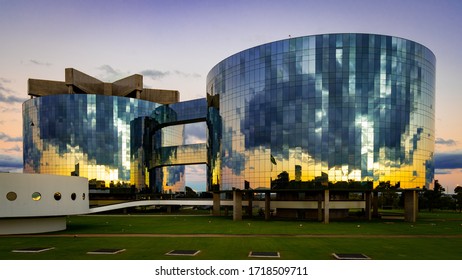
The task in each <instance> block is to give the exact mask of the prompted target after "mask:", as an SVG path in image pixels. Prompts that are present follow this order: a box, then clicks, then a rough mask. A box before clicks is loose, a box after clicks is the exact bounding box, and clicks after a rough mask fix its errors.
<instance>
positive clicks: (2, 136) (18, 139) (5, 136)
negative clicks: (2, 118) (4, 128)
mask: <svg viewBox="0 0 462 280" xmlns="http://www.w3.org/2000/svg"><path fill="white" fill-rule="evenodd" d="M0 140H3V141H5V142H21V141H22V137H12V136H10V135H8V134H5V133H3V132H1V131H0Z"/></svg>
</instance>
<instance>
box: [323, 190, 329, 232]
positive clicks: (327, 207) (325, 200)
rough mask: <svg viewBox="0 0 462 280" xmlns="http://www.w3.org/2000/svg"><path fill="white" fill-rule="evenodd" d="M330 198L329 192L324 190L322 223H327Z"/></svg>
mask: <svg viewBox="0 0 462 280" xmlns="http://www.w3.org/2000/svg"><path fill="white" fill-rule="evenodd" d="M329 207H330V197H329V190H324V223H325V224H328V223H329Z"/></svg>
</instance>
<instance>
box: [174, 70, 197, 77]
mask: <svg viewBox="0 0 462 280" xmlns="http://www.w3.org/2000/svg"><path fill="white" fill-rule="evenodd" d="M173 73H175V74H176V75H178V76H182V77H183V78H189V77H191V78H201V77H202V76H201V75H200V74H197V73H185V72H181V71H178V70H175V71H173Z"/></svg>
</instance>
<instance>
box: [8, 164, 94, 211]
mask: <svg viewBox="0 0 462 280" xmlns="http://www.w3.org/2000/svg"><path fill="white" fill-rule="evenodd" d="M34 194H35V196H34ZM38 194H40V199H38ZM59 194H60V197H61V198H60V199H59V200H57V198H58V197H59ZM55 195H56V198H55ZM33 196H34V197H35V199H36V200H34V199H33ZM73 198H74V199H73ZM88 211H89V199H88V180H87V179H86V178H82V177H70V176H58V175H45V174H23V173H0V218H14V217H28V218H30V217H48V216H66V215H76V214H84V213H88Z"/></svg>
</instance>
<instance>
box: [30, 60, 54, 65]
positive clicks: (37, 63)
mask: <svg viewBox="0 0 462 280" xmlns="http://www.w3.org/2000/svg"><path fill="white" fill-rule="evenodd" d="M29 61H30V62H31V63H32V64H35V65H38V66H51V65H52V64H51V63H49V62H42V61H38V60H35V59H31V60H29Z"/></svg>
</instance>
